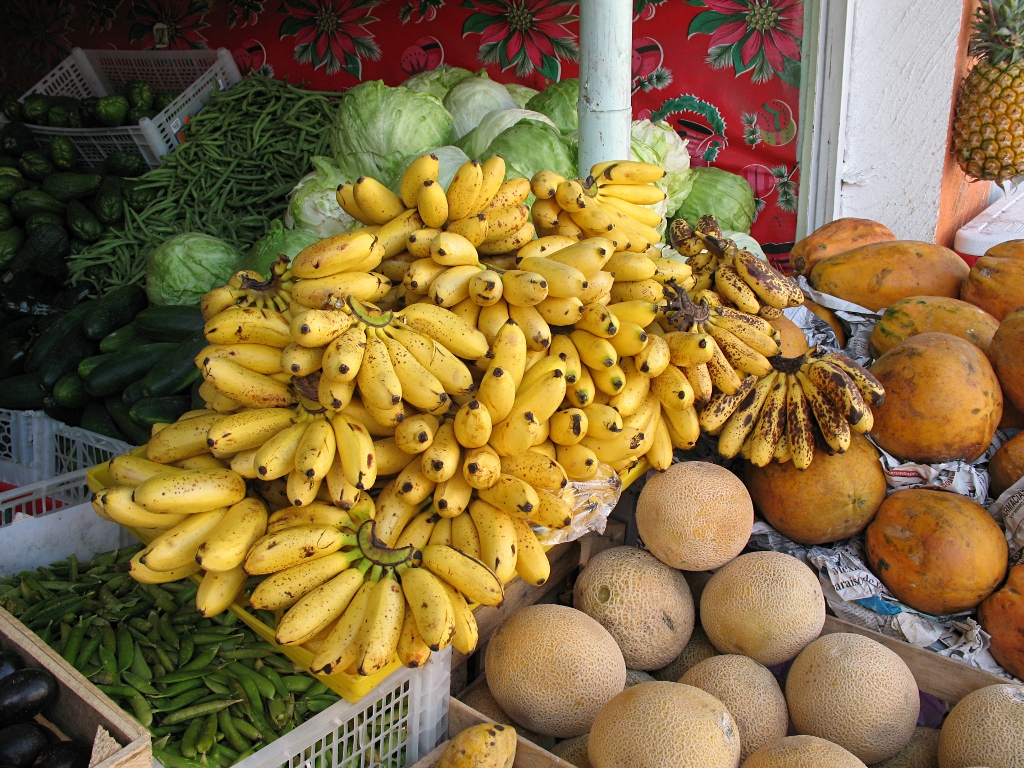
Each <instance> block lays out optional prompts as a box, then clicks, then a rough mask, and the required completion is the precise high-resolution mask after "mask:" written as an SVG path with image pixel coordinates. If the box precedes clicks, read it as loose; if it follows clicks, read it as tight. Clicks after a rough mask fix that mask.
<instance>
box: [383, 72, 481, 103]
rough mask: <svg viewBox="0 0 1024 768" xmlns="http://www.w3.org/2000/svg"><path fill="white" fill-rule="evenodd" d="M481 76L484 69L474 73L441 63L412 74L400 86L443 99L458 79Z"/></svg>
mask: <svg viewBox="0 0 1024 768" xmlns="http://www.w3.org/2000/svg"><path fill="white" fill-rule="evenodd" d="M481 76H482V77H486V76H487V73H486V70H480V74H478V75H474V74H473V73H472V72H470V71H469V70H468V69H463V68H462V67H449V66H448V65H447V64H442V65H441V66H439V67H437V68H436V69H428V70H427V71H426V72H420V73H418V74H415V75H413V76H412V77H410V78H409V79H408V80H406V81H405V82H404V83H402V87H403V88H408V89H409V90H412V91H419V92H420V93H429V94H430V95H431V96H436V97H437V98H439V99H443V98H444V97H445V94H446V93H448V91H449V90H451V87H452V86H453V85H455V84H456V83H457V82H459V81H460V80H465V79H466V78H467V77H481Z"/></svg>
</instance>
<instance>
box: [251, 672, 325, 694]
mask: <svg viewBox="0 0 1024 768" xmlns="http://www.w3.org/2000/svg"><path fill="white" fill-rule="evenodd" d="M260 673H261V674H262V673H263V670H262V669H261V670H260ZM281 679H282V680H283V681H284V685H285V688H287V689H288V693H305V692H306V691H308V690H309V687H310V686H311V685H313V683H315V682H316V678H313V677H310V676H309V675H285V676H284V677H282V678H281Z"/></svg>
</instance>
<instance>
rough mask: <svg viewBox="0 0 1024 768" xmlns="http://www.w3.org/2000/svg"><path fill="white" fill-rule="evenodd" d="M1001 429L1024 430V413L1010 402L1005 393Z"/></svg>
mask: <svg viewBox="0 0 1024 768" xmlns="http://www.w3.org/2000/svg"><path fill="white" fill-rule="evenodd" d="M999 428H1000V429H1024V413H1021V412H1020V411H1018V410H1017V406H1015V405H1014V404H1013V403H1011V402H1010V400H1009V399H1008V398H1007V397H1006V393H1005V392H1004V393H1003V418H1001V419H1000V420H999Z"/></svg>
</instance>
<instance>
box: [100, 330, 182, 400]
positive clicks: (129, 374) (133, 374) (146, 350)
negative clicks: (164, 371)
mask: <svg viewBox="0 0 1024 768" xmlns="http://www.w3.org/2000/svg"><path fill="white" fill-rule="evenodd" d="M174 348H175V345H174V344H169V343H166V342H164V343H154V344H140V345H139V346H132V347H128V348H127V349H122V350H121V351H120V352H118V353H117V354H116V355H114V357H113V358H111V359H110V360H105V361H104V362H102V363H100V364H99V365H98V366H96V368H94V369H93V370H92V371H91V372H90V373H89V375H88V376H87V377H86V379H85V388H86V389H87V390H88V391H89V394H92V395H95V396H96V397H107V396H109V395H114V394H117V393H119V392H121V391H123V390H124V388H125V387H127V386H128V385H129V384H131V383H132V382H134V381H139V380H140V379H141V378H142V377H143V376H145V375H146V374H147V373H148V372H149V369H150V368H152V367H153V366H154V365H156V364H157V363H158V362H159V361H160V359H161V358H162V357H163V356H164V355H166V354H169V353H170V351H171V350H172V349H174Z"/></svg>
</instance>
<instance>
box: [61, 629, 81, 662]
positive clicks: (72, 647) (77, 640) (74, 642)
mask: <svg viewBox="0 0 1024 768" xmlns="http://www.w3.org/2000/svg"><path fill="white" fill-rule="evenodd" d="M84 640H85V625H84V624H81V623H79V624H76V625H75V626H74V627H73V628H72V630H71V636H70V638H69V639H68V643H67V645H66V646H65V647H64V651H63V652H62V653H61V656H63V657H64V660H65V661H67V662H68V664H72V665H73V664H74V663H75V659H77V658H78V652H79V651H80V650H82V642H83V641H84Z"/></svg>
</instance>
